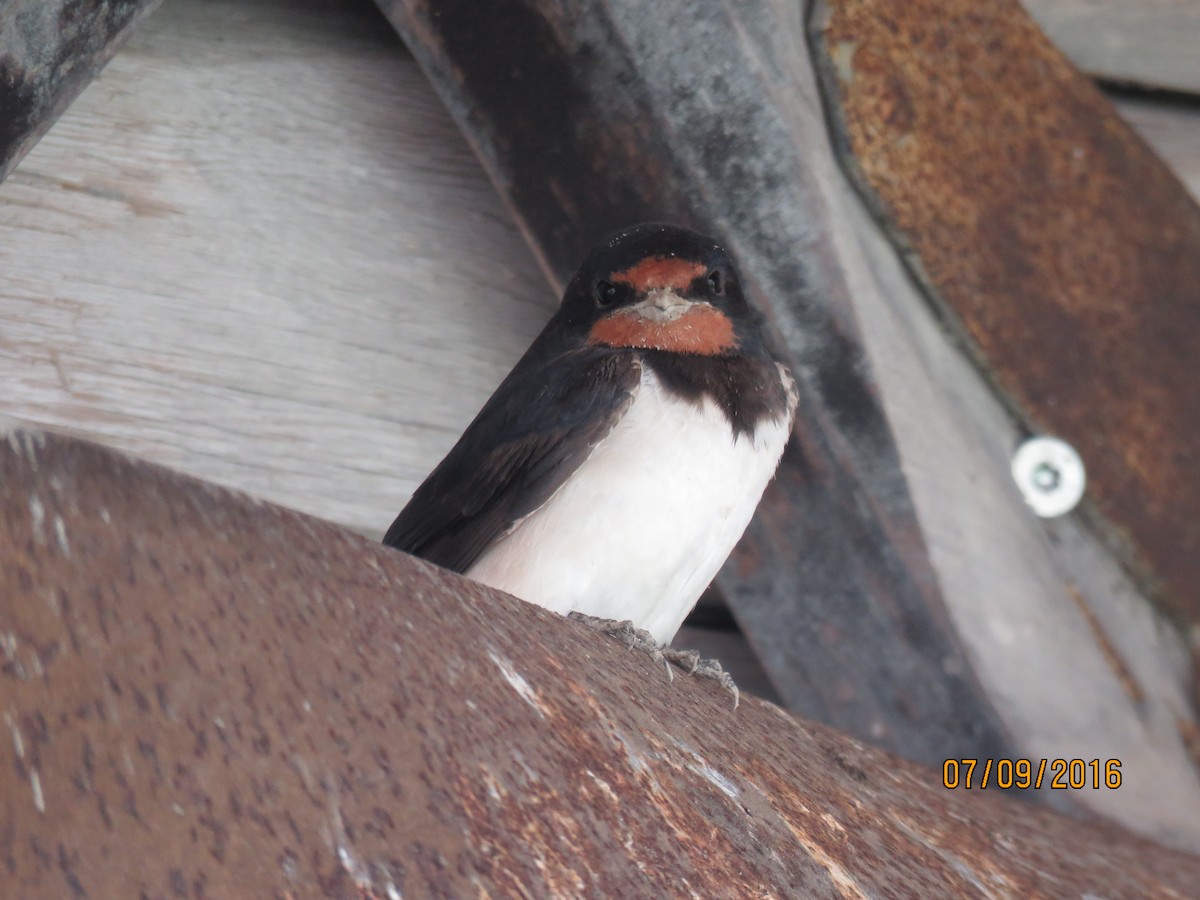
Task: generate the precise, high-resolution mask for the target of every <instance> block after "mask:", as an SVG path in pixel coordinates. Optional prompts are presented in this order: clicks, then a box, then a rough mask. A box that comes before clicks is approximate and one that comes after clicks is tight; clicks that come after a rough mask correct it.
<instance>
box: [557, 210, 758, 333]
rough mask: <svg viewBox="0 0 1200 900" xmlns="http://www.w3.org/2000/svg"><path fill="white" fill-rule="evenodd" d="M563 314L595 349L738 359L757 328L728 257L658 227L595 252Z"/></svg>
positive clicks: (672, 228)
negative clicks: (746, 339) (735, 355)
mask: <svg viewBox="0 0 1200 900" xmlns="http://www.w3.org/2000/svg"><path fill="white" fill-rule="evenodd" d="M562 312H563V313H564V314H565V315H566V316H567V318H568V320H569V321H570V322H571V324H572V325H573V326H574V327H575V328H576V329H578V330H580V331H582V332H584V340H585V341H586V342H587V343H588V344H591V345H598V346H606V347H618V348H631V349H637V350H661V351H664V352H668V353H687V354H696V355H701V356H724V355H729V354H732V353H735V352H737V351H738V350H739V349H740V348H741V343H742V340H743V338H744V336H745V334H746V331H747V329H751V328H753V327H754V326H753V317H752V315H751V313H750V310H749V307H748V306H747V304H746V300H745V298H744V297H743V295H742V289H741V285H740V284H739V283H738V277H737V273H736V271H735V270H734V267H733V262H732V260H731V259H730V258H729V254H727V253H726V252H725V250H724V249H723V248H722V247H721V246H720V245H719V244H717V243H716V242H715V241H713V240H712V239H711V238H707V237H704V236H703V235H700V234H697V233H695V232H694V231H689V230H687V229H686V228H680V227H678V226H676V225H664V224H659V223H652V224H647V225H637V226H635V227H633V228H628V229H625V230H624V231H620V232H618V233H617V234H615V235H613V236H611V237H610V238H608V239H607V240H606V241H604V243H602V244H601V245H600V246H599V247H598V248H597V249H596V250H595V251H593V252H592V254H591V255H590V256H588V258H587V259H586V260H584V262H583V264H582V265H581V266H580V267H579V270H578V271H577V272H576V273H575V277H574V278H572V279H571V282H570V284H569V285H568V286H567V290H566V292H565V295H564V297H563V307H562Z"/></svg>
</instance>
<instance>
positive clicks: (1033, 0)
mask: <svg viewBox="0 0 1200 900" xmlns="http://www.w3.org/2000/svg"><path fill="white" fill-rule="evenodd" d="M1022 4H1023V5H1024V6H1025V8H1026V9H1028V10H1029V13H1030V15H1032V16H1033V18H1034V19H1036V20H1037V22H1038V24H1039V25H1041V26H1042V28H1043V29H1044V30H1045V32H1046V34H1048V35H1049V36H1050V39H1051V40H1053V41H1054V43H1056V44H1057V45H1058V46H1059V47H1061V48H1062V50H1063V52H1064V53H1066V54H1067V56H1069V57H1070V58H1071V61H1072V62H1073V63H1075V65H1077V66H1079V68H1081V69H1083V71H1085V72H1087V73H1089V74H1091V75H1095V76H1097V77H1099V78H1105V79H1109V80H1112V81H1120V82H1132V83H1135V84H1141V85H1146V86H1148V87H1158V88H1169V89H1172V90H1177V91H1187V92H1190V93H1200V49H1198V48H1200V3H1197V2H1196V0H1138V2H1136V3H1131V2H1129V0H1022Z"/></svg>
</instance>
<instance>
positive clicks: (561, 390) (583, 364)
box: [383, 348, 641, 572]
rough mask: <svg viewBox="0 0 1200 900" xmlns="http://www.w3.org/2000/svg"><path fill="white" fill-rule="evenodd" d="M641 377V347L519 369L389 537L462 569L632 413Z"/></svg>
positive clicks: (591, 351) (594, 351)
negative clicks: (528, 368)
mask: <svg viewBox="0 0 1200 900" xmlns="http://www.w3.org/2000/svg"><path fill="white" fill-rule="evenodd" d="M640 381H641V364H640V363H639V361H638V359H637V357H636V355H635V354H633V353H630V352H623V351H613V350H607V349H601V348H587V349H583V350H577V351H573V352H570V353H566V354H564V355H562V356H559V357H557V358H556V359H553V360H552V361H550V362H548V363H546V364H544V365H540V366H536V367H534V368H533V369H531V370H530V371H529V372H528V373H520V372H514V373H513V375H511V376H510V377H509V378H507V379H506V380H505V382H504V383H503V384H502V385H500V388H499V389H498V390H497V391H496V393H495V394H493V395H492V397H491V399H490V400H488V402H487V404H486V405H485V406H484V407H483V409H482V410H481V411H480V413H479V415H478V416H476V417H475V420H474V421H473V422H472V423H471V424H470V425H469V426H468V427H467V430H466V432H464V433H463V436H462V437H461V438H460V439H459V441H458V443H457V444H455V445H454V448H453V449H452V450H451V451H450V453H449V454H448V455H447V456H446V458H445V459H444V460H442V462H441V463H440V464H439V465H438V467H437V468H436V469H434V470H433V473H432V474H431V475H430V476H429V477H428V478H427V479H426V480H425V482H424V483H423V484H422V485H421V486H420V487H419V488H417V490H416V493H414V494H413V497H412V500H410V501H409V503H408V505H407V506H405V507H404V509H403V510H402V511H401V512H400V515H399V516H397V517H396V521H395V522H393V523H392V527H391V528H389V529H388V532H387V535H386V536H385V537H384V539H383V542H384V543H385V544H388V545H390V546H392V547H396V548H398V549H400V550H404V551H405V552H407V553H412V554H414V555H416V556H420V557H422V558H424V559H427V560H429V561H430V562H434V563H437V564H438V565H440V566H444V567H445V568H448V569H452V570H454V571H456V572H465V571H466V570H467V569H468V568H469V567H470V565H471V564H472V563H473V562H475V560H476V559H478V558H479V557H480V555H482V553H483V552H484V550H486V549H487V548H488V547H489V546H490V545H491V544H492V543H493V542H494V541H496V540H497V539H499V538H500V537H503V536H504V535H505V534H507V533H508V532H509V531H510V530H511V529H512V527H513V526H514V525H515V524H516V523H518V522H519V521H520V520H521V519H523V518H524V517H525V516H527V515H529V514H530V513H532V512H533V511H534V510H536V509H537V508H538V507H540V506H541V505H542V504H543V503H545V502H546V501H547V500H548V499H550V497H551V496H553V494H554V492H555V491H557V490H558V489H559V487H560V486H561V485H562V484H563V482H564V481H566V479H567V478H569V477H570V475H571V474H572V473H573V472H574V471H575V470H576V469H577V468H579V466H580V464H582V463H583V461H584V460H585V459H587V457H588V454H590V453H591V451H592V448H594V447H595V446H596V444H598V443H599V442H600V441H601V440H603V439H604V437H605V436H606V435H607V434H608V433H609V432H610V431H611V430H612V428H613V426H614V425H616V423H617V422H618V421H620V419H621V417H622V416H623V415H624V414H625V412H626V410H628V408H629V406H630V404H631V403H632V402H633V398H634V397H635V396H636V394H637V389H638V384H639V383H640Z"/></svg>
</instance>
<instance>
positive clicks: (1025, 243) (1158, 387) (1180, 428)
mask: <svg viewBox="0 0 1200 900" xmlns="http://www.w3.org/2000/svg"><path fill="white" fill-rule="evenodd" d="M812 33H813V36H814V38H815V41H816V43H817V45H818V46H817V50H816V54H815V55H816V57H817V59H818V65H819V69H820V70H821V72H822V73H823V76H824V77H823V81H824V83H825V88H826V94H827V99H828V101H829V108H830V111H831V112H832V118H833V120H834V122H835V129H836V130H837V131H838V137H839V142H840V144H841V147H842V149H843V151H845V160H846V163H847V167H848V170H849V171H850V173H851V175H852V176H853V177H854V178H855V179H856V180H857V181H858V182H859V184H860V185H861V187H862V188H863V190H864V191H865V192H866V194H867V195H868V197H869V199H870V200H871V202H872V203H873V204H874V205H875V206H876V208H877V209H878V211H879V212H880V213H881V215H882V217H883V219H884V220H885V222H886V224H887V225H888V226H889V227H890V228H891V229H892V230H893V232H894V234H895V235H896V236H897V239H898V241H899V242H900V245H901V246H902V247H904V248H905V249H906V251H907V253H908V261H909V263H910V265H911V268H912V270H913V272H914V273H915V274H916V275H917V277H918V278H919V280H920V281H921V282H922V283H923V284H924V286H925V287H926V289H927V291H928V293H929V295H930V296H931V297H932V298H933V300H934V302H935V304H936V306H937V307H938V308H939V309H940V310H941V311H942V313H943V314H944V316H945V320H946V322H947V323H948V325H949V327H950V328H951V330H952V331H953V332H954V333H955V334H957V335H959V336H960V337H961V339H963V340H964V342H965V343H966V345H967V346H968V348H969V349H970V350H971V351H972V352H973V354H974V355H975V357H976V359H977V360H978V362H979V364H980V366H981V367H982V368H983V369H984V371H985V372H986V373H987V375H988V376H989V377H990V378H991V379H992V380H993V382H994V383H995V384H996V385H997V386H998V388H999V389H1000V391H1001V393H1002V394H1004V396H1005V397H1006V399H1007V400H1008V402H1009V403H1010V406H1011V408H1012V409H1013V410H1014V411H1015V412H1016V413H1017V414H1018V415H1019V416H1020V417H1021V418H1022V419H1023V420H1024V421H1025V422H1026V423H1027V424H1028V425H1029V426H1030V427H1031V428H1032V429H1033V430H1036V431H1039V432H1049V433H1052V434H1055V435H1057V436H1059V437H1061V438H1063V439H1065V440H1067V441H1068V442H1069V443H1070V444H1072V445H1073V446H1074V447H1075V448H1076V450H1078V451H1079V453H1080V455H1081V456H1082V457H1083V460H1084V462H1085V464H1086V466H1087V470H1088V481H1089V487H1088V492H1087V495H1086V498H1085V507H1084V511H1085V513H1086V514H1087V516H1088V518H1089V520H1090V521H1091V522H1092V523H1093V524H1094V525H1095V526H1096V527H1097V529H1098V530H1099V531H1100V533H1101V534H1102V535H1103V536H1104V537H1105V539H1106V540H1107V541H1108V543H1109V544H1110V546H1111V547H1112V548H1113V549H1114V551H1115V553H1116V554H1117V555H1119V556H1120V558H1122V559H1123V560H1124V561H1125V563H1126V564H1127V565H1128V566H1129V567H1130V568H1131V569H1132V571H1133V572H1134V573H1135V574H1137V575H1138V576H1140V578H1141V580H1142V582H1143V584H1144V585H1145V586H1146V588H1147V589H1148V590H1150V591H1151V592H1154V593H1157V594H1158V596H1160V597H1161V598H1162V599H1163V601H1164V602H1165V605H1166V606H1167V607H1168V608H1169V609H1170V610H1171V611H1173V612H1174V613H1175V614H1176V615H1178V616H1180V617H1182V618H1184V619H1186V620H1187V621H1189V622H1191V623H1196V622H1198V621H1200V516H1197V515H1196V511H1197V510H1200V403H1197V400H1196V398H1197V393H1198V391H1200V377H1198V376H1197V370H1196V360H1197V359H1200V208H1197V206H1196V204H1195V203H1194V202H1193V201H1192V200H1191V199H1190V198H1189V196H1188V194H1187V192H1186V190H1185V189H1184V188H1183V186H1182V185H1181V184H1180V183H1179V182H1178V181H1177V180H1176V178H1175V177H1174V175H1173V174H1172V173H1171V172H1170V170H1169V169H1168V168H1167V166H1166V165H1165V164H1164V163H1163V162H1162V161H1161V160H1159V159H1158V158H1157V157H1156V156H1155V155H1154V153H1153V152H1152V151H1151V150H1150V149H1149V148H1147V147H1146V145H1145V144H1144V143H1143V142H1142V141H1141V140H1140V139H1139V138H1138V137H1137V136H1136V135H1135V134H1134V133H1133V131H1132V130H1131V129H1130V128H1129V127H1128V126H1127V125H1126V124H1125V123H1124V122H1123V121H1122V120H1121V119H1120V117H1119V116H1118V115H1117V113H1116V112H1115V110H1114V109H1113V108H1112V106H1111V105H1110V104H1109V103H1108V101H1107V100H1106V99H1105V98H1104V97H1103V95H1101V93H1100V92H1099V91H1098V90H1097V89H1096V88H1095V87H1094V86H1093V85H1092V84H1091V83H1090V82H1089V81H1088V80H1087V79H1086V78H1085V77H1083V76H1082V75H1080V74H1079V73H1078V72H1076V71H1075V69H1074V68H1073V67H1072V66H1071V65H1070V64H1069V63H1068V62H1067V61H1066V59H1065V58H1064V57H1063V55H1062V54H1061V53H1060V52H1059V51H1058V50H1057V49H1055V48H1054V46H1053V45H1051V43H1050V42H1049V41H1048V40H1047V39H1046V37H1045V36H1044V35H1043V34H1042V33H1041V32H1040V31H1039V30H1038V28H1037V26H1036V25H1035V24H1034V23H1033V22H1032V20H1031V19H1030V18H1029V17H1028V16H1027V15H1026V13H1025V12H1024V11H1023V10H1022V8H1021V6H1020V4H1018V3H1017V2H1016V0H913V2H907V0H906V2H904V3H900V2H889V0H827V2H825V3H822V4H819V8H818V9H817V10H816V11H815V13H814V17H813V30H812Z"/></svg>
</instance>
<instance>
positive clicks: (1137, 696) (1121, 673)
mask: <svg viewBox="0 0 1200 900" xmlns="http://www.w3.org/2000/svg"><path fill="white" fill-rule="evenodd" d="M1067 594H1069V595H1070V597H1071V599H1072V600H1074V601H1075V606H1076V607H1078V609H1079V611H1080V612H1081V613H1083V618H1084V619H1085V620H1086V621H1087V623H1088V627H1089V628H1090V629H1091V631H1092V636H1093V637H1094V638H1095V639H1096V646H1097V647H1099V648H1100V652H1101V654H1103V656H1104V660H1105V662H1107V663H1108V667H1109V668H1110V669H1112V670H1113V674H1114V675H1116V676H1117V680H1118V681H1120V682H1121V687H1122V688H1124V690H1125V694H1126V695H1127V696H1128V697H1129V699H1130V700H1132V701H1133V702H1134V703H1139V704H1140V703H1142V702H1143V701H1144V700H1145V699H1146V693H1145V691H1143V690H1142V686H1141V685H1140V684H1138V680H1137V679H1136V678H1135V677H1134V675H1133V672H1132V671H1130V669H1129V666H1127V665H1126V664H1125V660H1124V659H1123V658H1122V657H1121V654H1120V653H1119V652H1117V648H1116V645H1114V644H1113V642H1112V639H1111V638H1110V637H1109V636H1108V632H1107V631H1105V630H1104V626H1103V625H1101V624H1100V620H1099V619H1098V618H1097V617H1096V614H1095V613H1094V612H1093V611H1092V608H1091V607H1090V606H1088V603H1087V601H1086V600H1085V599H1084V598H1083V594H1081V593H1080V592H1079V589H1078V588H1077V587H1075V585H1073V584H1069V585H1067Z"/></svg>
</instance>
